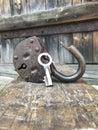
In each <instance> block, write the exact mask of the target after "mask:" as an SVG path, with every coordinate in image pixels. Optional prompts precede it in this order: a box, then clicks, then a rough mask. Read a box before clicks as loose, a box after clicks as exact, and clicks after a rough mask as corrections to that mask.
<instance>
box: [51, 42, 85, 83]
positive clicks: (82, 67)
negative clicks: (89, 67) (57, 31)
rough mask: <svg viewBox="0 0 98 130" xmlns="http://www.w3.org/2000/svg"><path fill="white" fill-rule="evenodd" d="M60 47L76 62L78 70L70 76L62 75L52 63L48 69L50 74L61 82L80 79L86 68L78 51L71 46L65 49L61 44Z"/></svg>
mask: <svg viewBox="0 0 98 130" xmlns="http://www.w3.org/2000/svg"><path fill="white" fill-rule="evenodd" d="M62 46H63V47H64V48H65V49H67V50H68V51H69V52H70V53H71V54H72V55H73V56H74V57H75V58H76V60H77V61H78V69H77V71H76V72H75V73H74V74H72V75H68V76H67V75H64V74H62V73H60V72H59V71H58V70H57V69H56V67H55V66H54V64H53V63H52V64H51V66H50V68H51V73H52V75H53V76H54V77H56V78H57V79H58V80H60V81H62V82H66V83H67V82H75V81H77V80H78V79H80V78H81V77H82V76H83V74H84V72H85V67H86V63H85V59H84V57H83V56H82V54H81V53H80V52H79V51H78V49H77V48H75V46H73V45H71V46H69V47H66V46H65V45H64V44H63V43H62Z"/></svg>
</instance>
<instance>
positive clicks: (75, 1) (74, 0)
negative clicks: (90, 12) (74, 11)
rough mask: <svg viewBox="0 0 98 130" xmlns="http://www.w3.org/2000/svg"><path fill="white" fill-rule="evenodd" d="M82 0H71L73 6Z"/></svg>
mask: <svg viewBox="0 0 98 130" xmlns="http://www.w3.org/2000/svg"><path fill="white" fill-rule="evenodd" d="M81 2H82V0H73V5H76V4H81Z"/></svg>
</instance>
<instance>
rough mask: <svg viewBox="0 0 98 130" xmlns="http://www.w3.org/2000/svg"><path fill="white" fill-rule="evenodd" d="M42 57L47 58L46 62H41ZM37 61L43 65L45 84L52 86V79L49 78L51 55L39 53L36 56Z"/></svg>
mask: <svg viewBox="0 0 98 130" xmlns="http://www.w3.org/2000/svg"><path fill="white" fill-rule="evenodd" d="M42 57H47V58H48V60H49V61H48V63H43V62H42ZM38 63H39V64H40V65H41V66H43V67H44V70H45V76H44V82H45V85H46V86H52V85H53V84H52V79H51V74H50V65H51V63H52V57H51V56H50V55H49V54H48V53H41V54H39V56H38Z"/></svg>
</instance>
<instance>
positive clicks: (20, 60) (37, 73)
mask: <svg viewBox="0 0 98 130" xmlns="http://www.w3.org/2000/svg"><path fill="white" fill-rule="evenodd" d="M43 51H45V49H44V47H43V46H42V43H41V41H40V39H39V38H38V37H35V36H34V37H30V38H27V39H25V40H23V41H22V42H20V43H19V44H18V45H17V46H16V48H15V51H14V56H13V62H14V66H15V69H16V71H17V72H18V73H19V75H20V76H21V77H22V78H23V79H25V80H26V81H32V82H40V81H41V80H42V77H43V75H44V71H43V68H42V67H41V66H40V65H39V64H38V62H37V57H38V55H39V54H40V53H42V52H43Z"/></svg>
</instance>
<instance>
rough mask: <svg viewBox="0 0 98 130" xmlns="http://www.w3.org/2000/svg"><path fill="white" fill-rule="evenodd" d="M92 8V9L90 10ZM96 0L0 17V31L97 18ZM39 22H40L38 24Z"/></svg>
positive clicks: (97, 6)
mask: <svg viewBox="0 0 98 130" xmlns="http://www.w3.org/2000/svg"><path fill="white" fill-rule="evenodd" d="M91 8H92V10H91ZM97 12H98V2H91V3H87V4H83V5H78V6H73V7H71V6H70V7H69V8H66V7H62V9H61V8H56V9H51V10H48V11H41V12H38V13H33V14H29V15H22V16H15V17H10V18H8V19H0V31H4V30H15V29H22V28H31V27H36V26H37V27H39V26H46V25H56V24H61V23H62V24H63V23H71V22H76V21H77V22H78V21H79V22H80V21H86V20H92V19H93V20H94V19H98V15H97ZM39 23H40V24H39Z"/></svg>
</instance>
